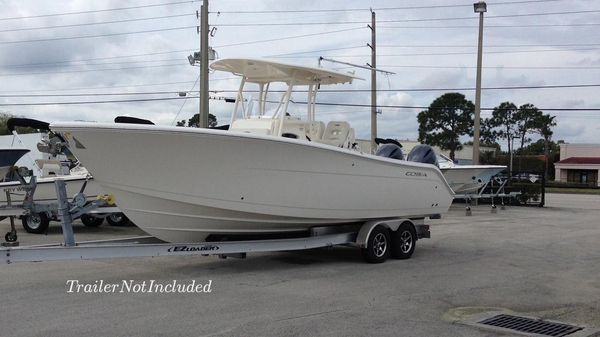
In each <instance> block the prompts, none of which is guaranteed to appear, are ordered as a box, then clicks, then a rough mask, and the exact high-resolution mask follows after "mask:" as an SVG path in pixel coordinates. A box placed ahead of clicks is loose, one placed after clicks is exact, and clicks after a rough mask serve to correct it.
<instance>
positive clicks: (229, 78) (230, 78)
mask: <svg viewBox="0 0 600 337" xmlns="http://www.w3.org/2000/svg"><path fill="white" fill-rule="evenodd" d="M232 79H236V78H235V77H227V78H212V79H210V81H211V82H214V81H227V80H232ZM191 83H194V82H193V81H178V82H161V83H144V84H128V85H111V86H108V87H107V86H102V87H78V88H57V89H35V90H2V91H0V93H12V92H17V93H20V92H56V91H78V90H103V89H114V88H135V87H154V86H163V85H174V84H191Z"/></svg>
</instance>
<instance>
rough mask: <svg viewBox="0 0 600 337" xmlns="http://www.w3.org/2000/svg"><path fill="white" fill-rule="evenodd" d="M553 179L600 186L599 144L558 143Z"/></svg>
mask: <svg viewBox="0 0 600 337" xmlns="http://www.w3.org/2000/svg"><path fill="white" fill-rule="evenodd" d="M554 168H555V173H556V175H555V181H559V182H563V183H575V184H585V185H591V186H600V181H599V179H598V177H599V176H600V144H560V161H558V162H556V163H554Z"/></svg>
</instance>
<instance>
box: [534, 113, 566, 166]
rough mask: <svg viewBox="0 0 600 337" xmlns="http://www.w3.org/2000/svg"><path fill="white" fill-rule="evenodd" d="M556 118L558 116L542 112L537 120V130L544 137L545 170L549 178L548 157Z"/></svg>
mask: <svg viewBox="0 0 600 337" xmlns="http://www.w3.org/2000/svg"><path fill="white" fill-rule="evenodd" d="M555 119H556V116H550V115H544V114H542V115H541V116H539V117H538V118H537V119H536V120H535V128H536V131H537V132H538V133H539V134H540V135H541V136H542V138H543V139H544V157H545V158H546V168H545V171H544V176H545V177H546V178H548V158H549V155H550V140H551V139H552V135H553V134H554V131H552V128H553V127H555V126H556V121H555ZM559 151H560V150H559Z"/></svg>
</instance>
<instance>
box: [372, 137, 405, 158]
mask: <svg viewBox="0 0 600 337" xmlns="http://www.w3.org/2000/svg"><path fill="white" fill-rule="evenodd" d="M375 143H376V144H377V145H379V147H378V148H377V152H375V155H376V156H380V157H386V158H392V159H398V160H404V154H403V153H402V144H400V143H399V142H398V141H397V140H395V139H389V138H388V139H383V138H375Z"/></svg>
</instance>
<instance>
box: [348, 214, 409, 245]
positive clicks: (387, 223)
mask: <svg viewBox="0 0 600 337" xmlns="http://www.w3.org/2000/svg"><path fill="white" fill-rule="evenodd" d="M405 222H408V223H410V224H411V225H412V226H413V227H415V224H414V222H413V221H412V220H411V219H398V218H395V219H380V220H369V221H367V222H365V223H364V224H363V225H362V226H361V227H360V230H359V231H358V235H357V236H356V245H357V246H358V247H360V248H367V239H368V238H369V235H371V232H372V231H373V228H375V227H377V226H380V225H381V226H383V227H385V228H387V229H389V230H390V232H395V231H397V230H398V227H400V225H401V224H403V223H405ZM415 230H416V228H415Z"/></svg>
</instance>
